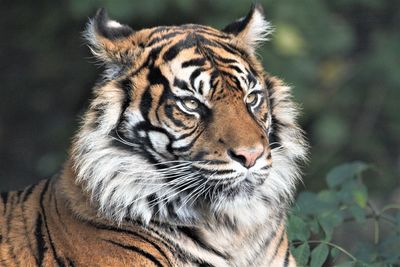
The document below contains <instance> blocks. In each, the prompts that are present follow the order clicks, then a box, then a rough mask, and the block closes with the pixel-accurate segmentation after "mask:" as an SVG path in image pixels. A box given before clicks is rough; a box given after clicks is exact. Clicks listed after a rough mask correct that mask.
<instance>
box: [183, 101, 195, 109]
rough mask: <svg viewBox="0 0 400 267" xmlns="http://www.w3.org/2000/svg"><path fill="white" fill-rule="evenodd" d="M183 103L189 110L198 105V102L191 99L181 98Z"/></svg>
mask: <svg viewBox="0 0 400 267" xmlns="http://www.w3.org/2000/svg"><path fill="white" fill-rule="evenodd" d="M183 104H184V105H185V107H186V108H188V109H190V110H195V109H197V108H198V107H199V103H198V102H197V101H196V100H193V99H186V100H183Z"/></svg>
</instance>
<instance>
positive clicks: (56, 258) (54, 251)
mask: <svg viewBox="0 0 400 267" xmlns="http://www.w3.org/2000/svg"><path fill="white" fill-rule="evenodd" d="M49 184H50V180H47V181H46V184H45V186H44V189H43V191H42V193H41V194H40V201H39V203H40V209H41V211H42V216H43V222H44V226H45V229H46V232H47V237H48V238H49V242H50V248H51V250H52V252H53V255H54V258H55V260H56V262H57V264H58V266H62V267H65V264H64V262H63V261H62V260H61V258H60V257H58V255H57V252H56V249H55V246H54V242H53V240H52V238H51V235H50V229H49V226H48V225H47V218H46V211H45V208H44V203H43V201H44V195H45V194H46V193H47V192H48V188H49Z"/></svg>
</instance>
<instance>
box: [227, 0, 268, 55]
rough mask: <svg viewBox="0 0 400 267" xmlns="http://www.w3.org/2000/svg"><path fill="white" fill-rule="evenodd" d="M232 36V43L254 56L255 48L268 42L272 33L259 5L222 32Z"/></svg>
mask: <svg viewBox="0 0 400 267" xmlns="http://www.w3.org/2000/svg"><path fill="white" fill-rule="evenodd" d="M222 31H223V32H226V33H228V34H231V35H233V36H234V41H235V42H237V43H238V44H239V45H242V46H243V47H244V48H245V49H246V50H247V51H248V52H249V53H250V54H254V53H255V50H256V48H257V47H258V46H259V45H260V44H261V43H262V42H263V41H266V40H268V35H269V34H271V33H272V31H273V30H272V27H271V24H270V23H269V22H268V21H266V20H265V17H264V10H263V8H262V6H261V4H259V3H258V4H256V5H254V4H253V5H252V7H251V9H250V11H249V13H248V14H247V16H245V17H242V18H240V19H238V20H236V21H234V22H232V23H231V24H229V25H227V26H226V27H225V28H224V29H223V30H222Z"/></svg>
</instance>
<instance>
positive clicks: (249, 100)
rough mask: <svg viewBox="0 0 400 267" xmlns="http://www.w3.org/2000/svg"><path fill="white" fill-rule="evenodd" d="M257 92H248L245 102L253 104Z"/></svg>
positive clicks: (257, 95)
mask: <svg viewBox="0 0 400 267" xmlns="http://www.w3.org/2000/svg"><path fill="white" fill-rule="evenodd" d="M258 98H259V94H258V93H256V92H253V93H250V94H248V95H247V97H246V100H245V101H246V104H248V105H255V104H256V103H257V102H258V101H257V100H258Z"/></svg>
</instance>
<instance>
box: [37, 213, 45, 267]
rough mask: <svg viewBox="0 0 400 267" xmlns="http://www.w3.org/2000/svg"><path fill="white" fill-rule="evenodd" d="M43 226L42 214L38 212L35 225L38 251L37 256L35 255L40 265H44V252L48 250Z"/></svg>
mask: <svg viewBox="0 0 400 267" xmlns="http://www.w3.org/2000/svg"><path fill="white" fill-rule="evenodd" d="M42 226H43V219H42V215H41V214H38V217H37V219H36V226H35V237H36V247H37V252H36V255H37V256H36V255H35V259H36V264H37V265H38V266H43V259H44V254H45V253H46V251H47V246H46V243H45V241H44V238H43V232H42Z"/></svg>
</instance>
